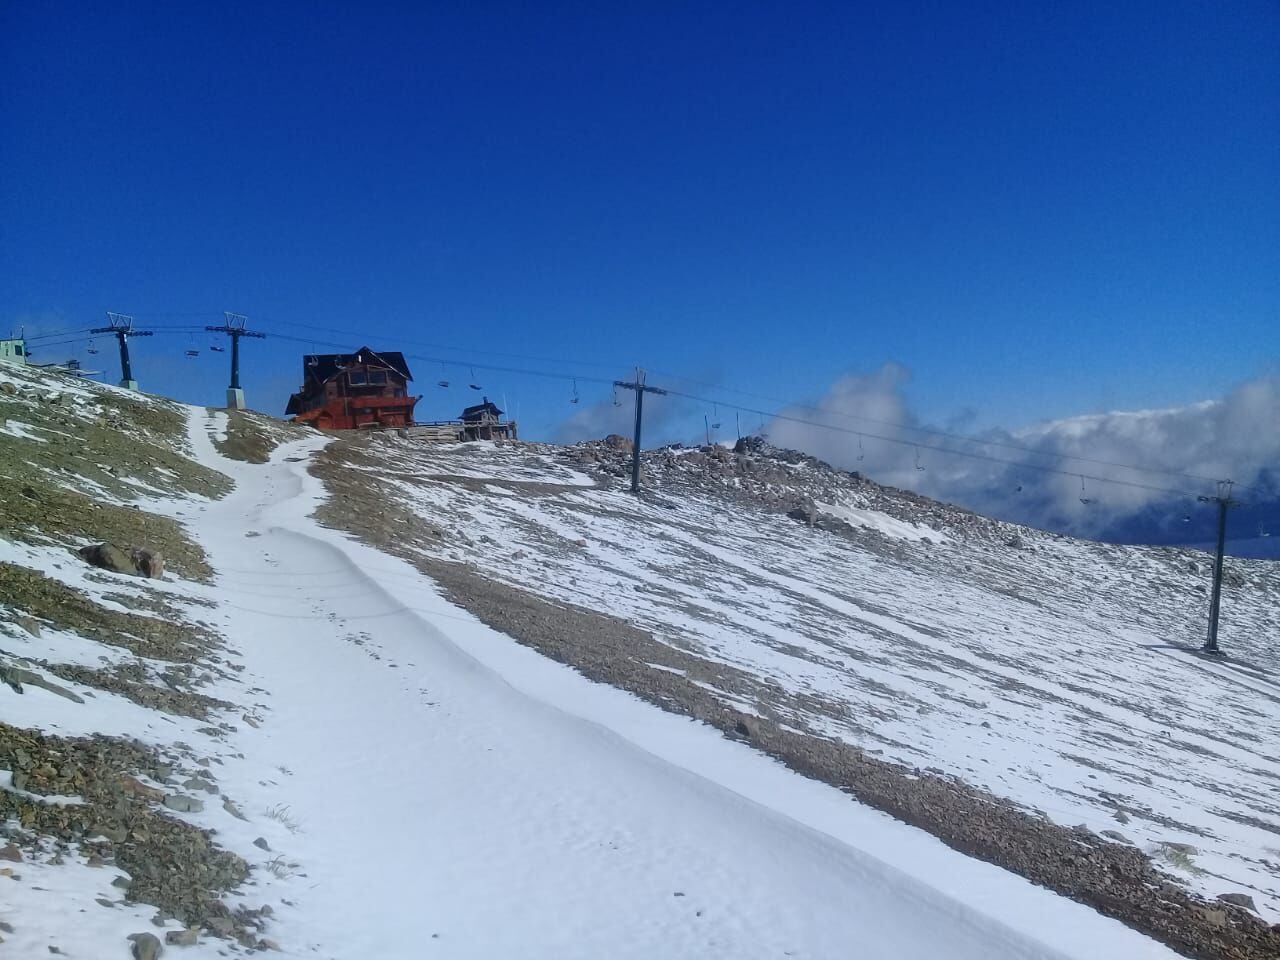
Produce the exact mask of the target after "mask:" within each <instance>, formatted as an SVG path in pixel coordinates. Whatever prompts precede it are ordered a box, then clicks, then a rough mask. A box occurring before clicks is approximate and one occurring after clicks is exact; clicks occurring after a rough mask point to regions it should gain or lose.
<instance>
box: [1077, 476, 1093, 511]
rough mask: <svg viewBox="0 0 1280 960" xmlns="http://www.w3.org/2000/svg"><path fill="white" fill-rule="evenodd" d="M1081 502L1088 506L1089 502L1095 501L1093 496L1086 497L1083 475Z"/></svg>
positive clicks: (1081, 479)
mask: <svg viewBox="0 0 1280 960" xmlns="http://www.w3.org/2000/svg"><path fill="white" fill-rule="evenodd" d="M1080 502H1081V503H1083V504H1084V505H1085V506H1086V507H1087V506H1088V505H1089V504H1091V503H1093V498H1092V497H1086V496H1085V495H1084V477H1083V476H1081V477H1080Z"/></svg>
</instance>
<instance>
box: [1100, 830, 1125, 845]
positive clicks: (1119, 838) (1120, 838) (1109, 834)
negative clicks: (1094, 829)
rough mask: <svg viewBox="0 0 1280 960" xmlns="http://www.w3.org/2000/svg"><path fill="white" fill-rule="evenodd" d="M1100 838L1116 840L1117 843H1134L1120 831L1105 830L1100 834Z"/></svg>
mask: <svg viewBox="0 0 1280 960" xmlns="http://www.w3.org/2000/svg"><path fill="white" fill-rule="evenodd" d="M1098 836H1100V837H1106V838H1107V839H1108V840H1114V841H1115V842H1116V843H1128V844H1132V843H1133V841H1132V840H1130V839H1129V838H1128V837H1126V836H1125V835H1124V834H1123V833H1121V832H1120V831H1119V830H1103V831H1101V832H1100V833H1099V834H1098Z"/></svg>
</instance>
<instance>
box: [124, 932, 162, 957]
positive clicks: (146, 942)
mask: <svg viewBox="0 0 1280 960" xmlns="http://www.w3.org/2000/svg"><path fill="white" fill-rule="evenodd" d="M129 939H130V940H132V941H133V960H156V958H157V957H159V956H160V951H162V950H163V949H164V947H162V946H160V941H159V939H158V938H157V937H156V935H155V934H154V933H131V934H129Z"/></svg>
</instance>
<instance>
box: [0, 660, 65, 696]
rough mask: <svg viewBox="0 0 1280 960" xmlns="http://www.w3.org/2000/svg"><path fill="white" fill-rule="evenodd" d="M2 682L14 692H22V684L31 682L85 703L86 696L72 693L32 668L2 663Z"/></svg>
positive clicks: (0, 678) (0, 672) (0, 667)
mask: <svg viewBox="0 0 1280 960" xmlns="http://www.w3.org/2000/svg"><path fill="white" fill-rule="evenodd" d="M0 682H3V683H5V684H7V685H8V686H9V687H10V689H12V690H13V692H14V693H22V692H23V691H22V685H23V684H24V683H26V684H30V685H31V686H33V687H41V688H43V689H45V690H48V691H49V692H50V693H53V694H57V695H58V696H59V697H62V698H64V699H66V700H70V701H71V702H72V703H84V698H83V697H81V696H79V695H78V694H75V693H72V692H71V691H70V690H68V689H67V688H66V687H60V686H58V685H57V684H56V683H51V682H50V681H48V680H46V679H45V678H44V677H42V676H40V674H38V673H34V672H32V671H31V670H24V669H22V667H14V666H6V665H5V664H0Z"/></svg>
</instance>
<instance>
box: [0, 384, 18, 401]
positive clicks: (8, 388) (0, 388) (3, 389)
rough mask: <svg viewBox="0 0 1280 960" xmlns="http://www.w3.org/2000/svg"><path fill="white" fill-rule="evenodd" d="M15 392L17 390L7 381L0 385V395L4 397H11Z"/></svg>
mask: <svg viewBox="0 0 1280 960" xmlns="http://www.w3.org/2000/svg"><path fill="white" fill-rule="evenodd" d="M17 392H18V388H17V387H15V386H14V385H13V384H12V383H10V382H9V381H8V380H6V381H4V382H3V383H0V393H3V394H4V395H5V396H6V397H12V396H13V395H14V394H16V393H17Z"/></svg>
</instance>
